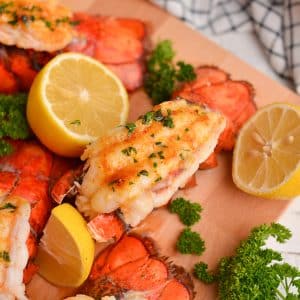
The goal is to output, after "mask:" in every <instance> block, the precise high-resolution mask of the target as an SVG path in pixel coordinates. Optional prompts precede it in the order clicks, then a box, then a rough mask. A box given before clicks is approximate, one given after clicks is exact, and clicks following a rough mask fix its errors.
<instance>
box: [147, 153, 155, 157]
mask: <svg viewBox="0 0 300 300" xmlns="http://www.w3.org/2000/svg"><path fill="white" fill-rule="evenodd" d="M155 157H156V154H155V153H154V152H153V153H151V154H150V155H149V156H148V158H155Z"/></svg>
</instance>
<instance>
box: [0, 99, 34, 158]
mask: <svg viewBox="0 0 300 300" xmlns="http://www.w3.org/2000/svg"><path fill="white" fill-rule="evenodd" d="M26 103H27V95H26V94H15V95H1V94H0V156H3V155H7V154H9V153H11V152H12V151H13V147H12V146H11V144H9V143H8V142H6V141H5V140H4V139H3V138H5V137H9V138H12V139H26V138H28V137H29V136H30V130H29V126H28V123H27V119H26Z"/></svg>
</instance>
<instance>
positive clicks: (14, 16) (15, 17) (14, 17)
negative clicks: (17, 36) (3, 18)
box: [7, 11, 19, 26]
mask: <svg viewBox="0 0 300 300" xmlns="http://www.w3.org/2000/svg"><path fill="white" fill-rule="evenodd" d="M11 17H12V19H11V20H9V21H8V22H7V23H8V24H10V25H12V26H15V25H17V24H18V21H19V18H18V15H17V13H16V12H15V11H14V12H12V13H11Z"/></svg>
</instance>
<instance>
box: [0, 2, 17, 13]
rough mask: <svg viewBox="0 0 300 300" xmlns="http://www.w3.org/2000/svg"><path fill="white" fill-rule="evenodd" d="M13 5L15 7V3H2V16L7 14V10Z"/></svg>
mask: <svg viewBox="0 0 300 300" xmlns="http://www.w3.org/2000/svg"><path fill="white" fill-rule="evenodd" d="M13 5H14V3H13V1H10V2H3V3H1V4H0V14H3V13H7V12H8V11H7V8H8V7H11V6H13Z"/></svg>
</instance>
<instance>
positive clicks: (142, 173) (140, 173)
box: [137, 170, 149, 176]
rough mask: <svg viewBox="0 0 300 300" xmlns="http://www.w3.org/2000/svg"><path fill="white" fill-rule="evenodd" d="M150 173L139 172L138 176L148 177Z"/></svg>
mask: <svg viewBox="0 0 300 300" xmlns="http://www.w3.org/2000/svg"><path fill="white" fill-rule="evenodd" d="M148 175H149V172H148V171H147V170H141V171H140V172H138V174H137V176H148Z"/></svg>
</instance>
